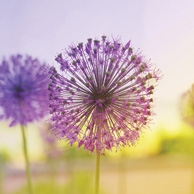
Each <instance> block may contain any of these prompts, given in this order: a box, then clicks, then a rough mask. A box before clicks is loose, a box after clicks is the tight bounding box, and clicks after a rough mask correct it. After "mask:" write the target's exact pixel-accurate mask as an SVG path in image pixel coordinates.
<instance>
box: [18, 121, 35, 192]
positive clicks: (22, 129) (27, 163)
mask: <svg viewBox="0 0 194 194" xmlns="http://www.w3.org/2000/svg"><path fill="white" fill-rule="evenodd" d="M21 131H22V140H23V153H24V157H25V164H26V176H27V181H28V193H29V194H33V192H32V184H31V174H30V165H29V159H28V152H27V143H26V135H25V130H24V126H23V125H21Z"/></svg>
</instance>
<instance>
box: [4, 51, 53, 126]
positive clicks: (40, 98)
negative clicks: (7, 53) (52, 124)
mask: <svg viewBox="0 0 194 194" xmlns="http://www.w3.org/2000/svg"><path fill="white" fill-rule="evenodd" d="M47 69H48V68H47V67H46V65H45V64H41V63H40V62H39V61H38V60H37V59H33V58H31V57H30V56H22V55H16V56H11V57H10V58H9V59H8V60H6V59H4V60H3V61H2V62H1V63H0V107H1V108H2V110H3V111H2V112H1V113H0V114H1V119H8V120H11V123H10V126H13V125H16V124H22V125H26V124H27V123H29V122H33V121H35V120H38V119H40V118H43V116H44V115H45V114H46V113H47V107H48V81H49V76H48V71H47Z"/></svg>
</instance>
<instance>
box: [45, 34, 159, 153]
mask: <svg viewBox="0 0 194 194" xmlns="http://www.w3.org/2000/svg"><path fill="white" fill-rule="evenodd" d="M56 61H57V62H58V63H59V64H60V70H61V71H57V70H56V68H54V67H52V68H51V69H50V80H51V82H50V84H49V87H48V90H49V91H50V104H49V107H50V115H51V123H52V130H53V131H54V132H55V133H56V135H57V136H58V137H59V138H64V139H66V140H68V141H69V143H70V145H72V144H74V143H75V142H77V143H78V147H80V146H83V147H84V149H87V150H89V151H91V152H100V153H101V154H103V153H104V151H105V150H112V148H116V149H117V148H118V147H121V146H126V145H128V146H131V145H134V143H135V142H136V140H137V139H138V138H139V135H140V132H141V131H142V129H143V128H145V127H147V124H148V123H150V121H151V117H152V115H153V111H152V110H151V107H152V102H153V98H152V94H153V91H154V88H155V86H154V85H155V84H156V82H157V81H158V79H159V78H160V76H159V73H160V72H159V70H155V69H151V66H152V65H151V64H150V61H148V60H146V59H145V58H144V56H143V55H142V54H141V52H139V51H137V52H135V51H134V50H133V48H132V47H131V43H130V41H129V42H127V43H126V44H124V45H123V44H122V43H121V42H120V40H116V39H113V40H112V41H109V40H108V39H107V38H106V37H105V36H102V40H101V41H99V40H92V39H88V41H87V43H86V44H83V43H80V44H78V45H71V46H69V48H68V49H67V50H66V51H65V52H64V53H63V54H59V55H58V56H57V57H56Z"/></svg>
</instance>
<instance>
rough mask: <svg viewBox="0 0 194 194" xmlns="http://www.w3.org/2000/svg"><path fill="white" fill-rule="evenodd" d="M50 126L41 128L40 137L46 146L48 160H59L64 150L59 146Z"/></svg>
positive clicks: (46, 125)
mask: <svg viewBox="0 0 194 194" xmlns="http://www.w3.org/2000/svg"><path fill="white" fill-rule="evenodd" d="M50 128H51V126H50V124H48V123H46V124H45V125H43V126H41V128H40V135H41V138H42V140H43V144H44V151H45V154H46V156H47V158H48V159H53V158H59V157H60V156H61V155H62V150H60V148H59V147H58V145H57V139H56V137H55V136H54V135H53V134H52V133H51V130H50Z"/></svg>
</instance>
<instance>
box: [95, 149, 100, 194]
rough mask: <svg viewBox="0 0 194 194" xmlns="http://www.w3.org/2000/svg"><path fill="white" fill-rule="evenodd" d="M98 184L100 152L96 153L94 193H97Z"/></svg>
mask: <svg viewBox="0 0 194 194" xmlns="http://www.w3.org/2000/svg"><path fill="white" fill-rule="evenodd" d="M99 186H100V153H99V152H97V153H96V181H95V194H99Z"/></svg>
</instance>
